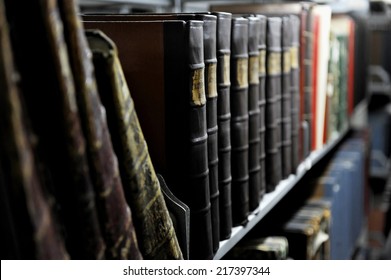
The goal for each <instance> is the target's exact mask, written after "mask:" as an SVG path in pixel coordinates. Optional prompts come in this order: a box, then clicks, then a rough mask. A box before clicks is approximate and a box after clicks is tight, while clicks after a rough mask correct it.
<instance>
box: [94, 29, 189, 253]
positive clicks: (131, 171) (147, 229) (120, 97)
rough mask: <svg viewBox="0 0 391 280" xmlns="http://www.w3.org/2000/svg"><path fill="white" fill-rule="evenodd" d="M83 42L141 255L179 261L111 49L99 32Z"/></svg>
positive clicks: (155, 182) (118, 66)
mask: <svg viewBox="0 0 391 280" xmlns="http://www.w3.org/2000/svg"><path fill="white" fill-rule="evenodd" d="M88 41H89V45H90V48H91V50H92V53H93V57H94V66H95V72H96V76H97V84H98V89H99V94H100V96H101V99H102V103H103V105H104V106H105V108H106V110H107V117H108V121H109V129H110V132H111V136H112V139H113V143H114V148H115V150H116V152H117V155H118V157H119V159H120V160H119V165H120V171H121V177H122V181H123V184H124V187H125V194H126V197H127V200H128V203H129V205H131V206H132V210H133V212H134V214H133V217H134V220H135V225H136V231H137V233H138V236H140V238H139V239H140V240H139V244H140V248H141V251H142V253H143V256H144V258H146V259H178V258H182V253H181V250H180V248H179V244H178V241H177V238H176V235H175V231H174V228H173V224H172V221H171V218H170V217H169V213H168V210H167V207H166V204H165V201H164V198H163V195H162V192H161V189H160V184H159V181H158V178H157V176H156V174H155V170H154V167H153V165H152V162H151V159H150V157H149V154H148V148H147V145H146V143H145V140H144V137H143V132H142V130H141V127H140V124H139V121H138V117H137V115H136V112H135V109H134V104H133V100H132V98H131V95H130V92H129V89H128V87H127V84H126V80H125V77H124V75H123V72H122V67H121V64H120V62H119V60H118V55H117V50H116V48H115V45H114V43H113V42H112V41H110V40H109V39H108V38H107V37H106V36H104V35H103V34H102V33H99V32H89V33H88Z"/></svg>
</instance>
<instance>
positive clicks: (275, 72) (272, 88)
mask: <svg viewBox="0 0 391 280" xmlns="http://www.w3.org/2000/svg"><path fill="white" fill-rule="evenodd" d="M266 65H267V68H266V112H265V121H266V140H265V146H266V148H265V149H266V164H265V167H266V170H265V172H266V191H267V192H271V191H273V190H274V189H275V187H276V186H277V184H278V183H279V181H280V179H281V153H280V134H281V133H280V130H281V128H280V126H279V124H280V122H279V117H280V113H281V103H280V102H279V97H280V96H281V18H279V17H269V18H268V19H267V45H266Z"/></svg>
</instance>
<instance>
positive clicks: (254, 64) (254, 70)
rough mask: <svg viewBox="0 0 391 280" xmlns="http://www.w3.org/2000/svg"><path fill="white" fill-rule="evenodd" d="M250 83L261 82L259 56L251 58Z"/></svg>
mask: <svg viewBox="0 0 391 280" xmlns="http://www.w3.org/2000/svg"><path fill="white" fill-rule="evenodd" d="M248 70H249V72H248V75H249V83H250V84H259V76H258V73H259V56H251V57H250V60H249V69H248Z"/></svg>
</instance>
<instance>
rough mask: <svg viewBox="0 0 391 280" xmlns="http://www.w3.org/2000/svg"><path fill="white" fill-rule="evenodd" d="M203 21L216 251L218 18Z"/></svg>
mask: <svg viewBox="0 0 391 280" xmlns="http://www.w3.org/2000/svg"><path fill="white" fill-rule="evenodd" d="M197 19H200V20H202V21H203V23H204V26H203V29H204V30H203V31H204V32H203V36H204V63H205V78H204V79H205V95H206V121H207V132H208V167H209V189H210V204H211V216H212V237H213V251H214V252H216V251H217V249H218V248H219V244H220V207H219V202H220V201H219V195H220V194H219V172H218V171H219V170H218V162H219V158H218V121H217V96H218V95H217V57H216V55H217V54H216V47H217V44H216V36H217V33H216V32H217V18H216V16H212V15H201V14H200V15H197Z"/></svg>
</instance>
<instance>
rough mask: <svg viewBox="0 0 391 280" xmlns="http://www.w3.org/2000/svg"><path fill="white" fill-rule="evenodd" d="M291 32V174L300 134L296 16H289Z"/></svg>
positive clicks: (298, 26)
mask: <svg viewBox="0 0 391 280" xmlns="http://www.w3.org/2000/svg"><path fill="white" fill-rule="evenodd" d="M290 21H291V24H290V27H291V32H292V47H291V75H290V76H291V80H290V92H291V103H292V105H291V127H292V172H293V173H296V169H297V167H298V166H299V133H300V92H299V86H300V64H299V58H300V56H299V52H300V38H299V36H300V20H299V18H298V17H297V16H294V15H291V16H290Z"/></svg>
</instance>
